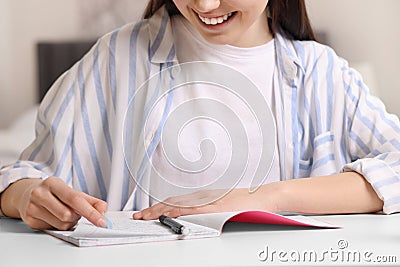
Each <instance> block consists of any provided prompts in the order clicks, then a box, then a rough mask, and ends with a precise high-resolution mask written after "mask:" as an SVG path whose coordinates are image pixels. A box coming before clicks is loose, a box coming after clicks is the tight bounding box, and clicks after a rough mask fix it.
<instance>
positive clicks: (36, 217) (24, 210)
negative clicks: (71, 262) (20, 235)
mask: <svg viewBox="0 0 400 267" xmlns="http://www.w3.org/2000/svg"><path fill="white" fill-rule="evenodd" d="M27 189H28V190H25V191H24V193H23V195H22V197H21V199H22V205H21V207H20V214H21V218H22V219H23V220H24V221H25V222H26V223H27V224H28V225H29V226H30V227H31V228H34V229H49V228H52V227H55V228H57V229H61V230H66V229H69V228H71V227H72V226H74V225H75V224H76V223H77V221H78V220H79V218H80V217H81V216H83V217H85V218H86V219H88V220H89V221H90V222H92V223H93V224H94V225H97V226H101V227H105V226H106V225H107V223H106V221H105V218H104V213H105V212H106V210H107V203H106V202H104V201H102V200H100V199H97V198H95V197H92V196H89V195H87V194H85V193H83V192H79V191H76V190H74V189H72V188H70V187H69V186H68V185H67V184H65V182H64V181H63V180H61V179H59V178H56V177H50V178H48V179H46V180H44V181H41V182H37V181H32V183H30V185H29V188H27Z"/></svg>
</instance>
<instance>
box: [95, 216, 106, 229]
mask: <svg viewBox="0 0 400 267" xmlns="http://www.w3.org/2000/svg"><path fill="white" fill-rule="evenodd" d="M97 225H98V226H101V227H103V228H107V222H106V220H105V219H103V218H100V219H99V220H98V221H97Z"/></svg>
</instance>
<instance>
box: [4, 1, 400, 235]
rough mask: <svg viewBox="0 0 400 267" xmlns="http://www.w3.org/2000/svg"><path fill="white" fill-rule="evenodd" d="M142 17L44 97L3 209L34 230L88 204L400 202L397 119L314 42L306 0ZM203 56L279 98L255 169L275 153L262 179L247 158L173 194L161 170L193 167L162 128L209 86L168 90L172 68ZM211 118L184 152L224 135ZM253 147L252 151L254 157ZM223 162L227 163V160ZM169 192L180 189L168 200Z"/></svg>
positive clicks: (362, 207)
mask: <svg viewBox="0 0 400 267" xmlns="http://www.w3.org/2000/svg"><path fill="white" fill-rule="evenodd" d="M144 17H145V20H143V21H141V22H139V23H138V24H136V25H127V26H125V27H123V28H122V29H119V30H117V31H115V32H113V33H111V34H109V35H106V36H105V37H103V38H101V39H100V40H99V42H98V43H97V44H96V46H95V47H94V48H93V49H92V50H91V51H90V52H89V54H88V55H86V56H85V57H84V58H83V59H82V60H81V61H80V62H79V63H77V64H76V65H75V66H74V67H73V68H72V69H71V70H69V71H68V72H67V73H66V74H65V75H63V76H62V77H61V78H60V79H59V80H58V81H57V82H56V83H55V85H54V86H53V88H52V89H51V91H50V92H49V94H48V95H47V96H46V98H45V100H44V102H43V103H42V105H41V109H40V112H39V116H38V124H37V132H38V137H37V139H36V141H35V142H34V143H33V144H32V145H31V146H30V147H28V148H27V149H26V150H25V151H24V153H23V154H22V156H21V160H20V161H19V162H17V163H16V164H14V165H12V166H6V167H4V168H3V169H2V170H1V176H0V177H1V178H0V179H1V187H0V192H1V191H3V193H2V195H1V209H2V210H3V212H4V213H5V215H7V216H11V217H20V218H22V219H23V220H24V221H25V222H26V223H27V224H28V225H29V226H31V227H32V228H37V229H44V228H51V227H55V228H58V229H68V228H70V227H72V226H73V225H74V224H75V223H76V222H77V220H78V219H79V217H80V216H84V217H86V218H87V219H89V220H90V221H91V222H93V223H94V224H96V225H99V226H105V225H106V222H105V220H104V218H103V215H102V214H103V213H104V212H105V211H106V209H107V208H108V209H110V210H141V212H138V213H136V214H135V215H134V218H135V219H155V218H158V216H160V215H161V214H165V215H169V216H172V217H176V216H180V215H185V214H192V213H207V212H220V211H228V210H243V209H261V210H267V211H272V212H277V211H294V212H305V213H365V212H376V211H381V210H383V211H384V212H385V213H392V212H397V211H399V210H400V204H399V203H400V202H399V201H398V199H399V197H400V196H399V190H397V191H396V187H398V185H399V181H400V180H399V176H398V175H397V171H398V169H399V165H400V164H399V163H398V162H400V161H399V159H400V154H399V149H400V145H399V142H398V140H399V139H400V136H399V133H400V131H399V121H398V119H397V118H396V117H395V116H392V115H389V114H387V113H386V112H385V110H384V107H383V105H382V104H381V102H380V101H379V100H377V99H375V98H372V97H371V96H369V95H368V92H367V90H366V87H365V85H364V84H363V83H362V81H361V78H360V77H359V75H358V74H357V73H355V72H354V71H353V70H351V69H349V68H348V66H347V64H346V62H345V61H344V60H342V59H340V58H339V57H337V56H336V55H335V54H334V52H333V51H332V50H331V49H329V48H328V47H325V46H322V45H320V44H318V43H316V42H314V41H313V40H314V39H315V38H314V34H313V32H312V29H311V27H310V23H309V20H308V18H307V13H306V8H305V3H304V1H303V0H285V1H279V0H270V1H268V0H262V1H260V0H249V1H241V0H230V1H227V0H174V1H168V0H165V1H150V3H149V6H148V8H147V11H146V13H145V16H144ZM198 61H202V62H204V61H206V62H214V63H218V64H224V65H228V66H230V67H231V69H234V70H237V71H238V73H241V74H243V75H244V76H246V77H248V78H249V79H250V80H251V81H252V83H254V84H255V85H256V87H257V88H258V90H259V92H260V93H261V94H262V96H263V97H264V99H265V101H266V102H267V103H268V105H269V106H270V107H271V110H272V113H273V116H274V120H275V122H276V125H274V127H273V128H275V127H276V134H275V135H274V136H276V139H273V140H274V150H275V157H274V159H273V160H272V162H260V164H257V163H258V162H256V163H254V161H249V164H248V167H249V170H250V169H251V170H253V171H254V170H255V169H257V165H259V166H264V165H268V166H269V165H271V166H270V171H269V173H268V174H267V176H266V180H265V181H263V183H262V184H261V185H260V186H259V187H258V188H257V190H254V191H252V190H249V189H248V188H247V187H246V186H248V185H249V181H251V179H252V178H253V177H252V175H254V173H255V172H250V171H249V172H248V173H247V172H246V171H247V168H244V169H246V170H241V169H238V170H235V171H239V172H241V171H243V172H244V176H243V179H244V180H243V181H244V182H243V183H242V181H240V183H238V184H235V185H237V186H236V187H235V188H228V189H229V190H222V191H221V190H219V189H212V190H198V192H194V193H190V194H184V195H182V194H178V196H175V197H174V193H176V192H173V191H168V192H164V191H165V190H164V189H165V188H164V187H163V185H165V183H162V182H160V181H162V179H160V178H165V177H164V176H165V175H166V176H167V178H168V179H171V181H170V182H171V183H174V182H179V181H186V180H188V179H191V177H192V176H191V174H192V173H194V172H191V170H189V171H188V170H186V169H182V168H177V167H176V166H175V165H174V163H175V162H174V161H172V164H171V161H170V160H169V158H168V156H166V153H164V152H165V151H164V148H163V146H162V145H164V146H166V145H168V144H175V143H176V140H171V139H168V138H169V137H168V136H166V137H165V139H164V135H162V132H163V131H164V132H165V131H168V129H169V128H168V127H167V126H168V125H169V124H168V120H167V119H168V115H169V114H170V112H171V111H173V110H174V108H175V107H178V106H179V105H181V104H182V103H186V102H187V100H188V99H189V100H190V99H192V98H196V97H197V95H196V94H197V93H199V91H195V92H194V93H193V92H191V91H185V90H181V91H179V90H176V92H173V93H171V92H170V93H168V94H166V95H162V94H160V92H159V90H158V89H157V88H159V87H158V84H169V82H173V81H174V79H175V75H176V73H173V72H171V70H172V69H173V68H171V67H173V66H179V64H180V63H188V62H198ZM165 74H168V75H165ZM215 75H219V73H215ZM178 76H179V71H178ZM154 77H155V82H154V84H155V85H154V87H152V86H151V84H152V81H153V78H154ZM228 78H229V77H228ZM230 78H232V77H230ZM149 79H150V82H149ZM143 84H145V85H146V86H145V89H144V90H143ZM199 88H200V87H199ZM201 88H205V87H201ZM207 90H208V91H207ZM207 90H206V89H205V90H204V91H205V97H207V98H213V99H217V100H219V101H224V102H222V103H224V104H225V102H226V103H227V105H228V106H232V107H233V109H236V108H237V109H239V110H241V108H240V107H239V104H237V102H235V100H234V99H232V98H229V97H228V98H225V95H222V97H221V96H218V95H217V93H216V90H211V89H210V88H209V87H207ZM201 93H203V91H201V92H200V94H201ZM201 97H203V98H204V95H201ZM201 97H200V98H201ZM218 97H219V98H218ZM221 99H222V100H221ZM159 103H161V104H160V105H158V104H159ZM236 105H238V106H236ZM154 110H155V112H153V111H154ZM125 114H127V117H126V120H125ZM149 114H150V115H149ZM152 114H156V115H154V116H155V117H154V118H153V117H152ZM238 114H241V112H238ZM252 123H254V122H252V121H251V120H248V121H246V119H245V123H244V124H245V126H246V127H247V126H248V127H249V128H250V129H256V128H254V127H255V125H253V124H252ZM164 126H165V127H166V128H163V127H164ZM252 127H253V128H252ZM208 129H209V128H208V126H207V123H206V122H200V123H198V124H196V125H195V126H194V128H193V129H192V130H190V131H189V132H188V134H187V135H186V136H187V138H184V140H185V142H183V143H184V144H183V145H181V146H180V147H179V149H180V150H179V151H182V154H183V155H184V156H186V158H189V159H191V160H192V161H196V159H197V158H196V157H199V153H197V154H195V153H194V154H193V145H194V144H193V142H194V141H193V140H197V141H201V140H202V135H201V134H199V133H205V135H207V134H211V135H213V136H216V139H215V140H219V139H218V136H219V134H216V133H215V131H213V130H208ZM247 133H249V134H248V136H247V138H248V142H249V143H248V144H249V146H248V147H249V148H253V147H257V146H258V145H257V144H258V143H260V142H257V141H259V140H258V138H260V136H259V135H257V134H256V133H254V132H253V131H247ZM121 136H123V138H121ZM127 136H128V137H129V138H127ZM192 137H193V138H192ZM142 141H143V142H142ZM174 141H175V142H174ZM141 143H144V146H142V145H141ZM215 147H216V148H218V144H217V145H216V146H215ZM201 149H202V148H201ZM209 149H210V150H206V151H212V148H209ZM201 151H203V150H201ZM166 152H168V151H166ZM216 152H218V153H216V155H217V156H219V155H222V156H226V155H227V154H229V152H230V151H229V150H226V149H221V150H219V151H218V150H217V151H216ZM258 152H260V151H258ZM261 152H263V151H261ZM254 153H256V152H254V150H251V149H250V150H249V158H251V157H253V156H254V155H253V154H254ZM228 156H229V155H228ZM200 157H201V153H200ZM177 158H179V157H175V158H173V159H177ZM188 161H189V160H188ZM211 162H212V161H211ZM270 163H271V164H270ZM263 164H264V165H263ZM171 165H172V166H173V167H170V166H171ZM246 166H247V165H246ZM197 170H198V169H196V171H197ZM158 171H160V172H161V174H160V173H159V172H158ZM215 171H216V173H218V172H224V171H225V169H224V166H222V165H221V166H219V167H218V165H217V168H216V170H215ZM196 174H198V173H197V172H196ZM206 174H207V172H204V174H203V175H202V173H201V172H200V174H199V176H197V177H198V180H196V181H202V179H204V180H207V179H209V178H210V177H209V175H206ZM56 177H59V178H56ZM311 177H312V178H311ZM24 178H29V179H24ZM255 178H257V177H255ZM296 178H303V179H296ZM207 182H209V181H208V180H207ZM190 185H191V186H192V185H193V184H190ZM203 185H204V184H200V186H198V187H197V188H196V189H201V188H203V187H202V186H203ZM183 187H184V186H181V187H180V188H183ZM196 191H197V190H196ZM163 193H167V196H171V197H168V198H167V199H166V201H164V202H161V203H157V202H158V201H159V200H160V199H159V198H160V197H161V196H163ZM154 196H156V197H154ZM107 205H108V207H107Z"/></svg>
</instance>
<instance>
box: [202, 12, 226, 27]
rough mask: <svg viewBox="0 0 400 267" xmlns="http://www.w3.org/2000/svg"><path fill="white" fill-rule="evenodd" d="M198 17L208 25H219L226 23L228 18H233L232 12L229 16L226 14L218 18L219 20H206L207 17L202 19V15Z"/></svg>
mask: <svg viewBox="0 0 400 267" xmlns="http://www.w3.org/2000/svg"><path fill="white" fill-rule="evenodd" d="M198 16H199V18H200V19H201V21H202V22H204V23H205V24H207V25H217V24H221V23H223V22H224V21H227V20H228V18H229V17H230V16H232V12H231V13H229V14H226V15H224V16H221V17H218V18H205V17H202V16H200V15H198Z"/></svg>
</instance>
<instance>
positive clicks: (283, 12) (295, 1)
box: [143, 0, 316, 41]
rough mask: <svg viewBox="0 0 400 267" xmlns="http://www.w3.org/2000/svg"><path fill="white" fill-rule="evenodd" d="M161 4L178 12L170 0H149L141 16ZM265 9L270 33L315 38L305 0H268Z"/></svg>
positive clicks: (290, 37)
mask: <svg viewBox="0 0 400 267" xmlns="http://www.w3.org/2000/svg"><path fill="white" fill-rule="evenodd" d="M163 5H165V7H166V9H167V11H168V13H169V14H170V16H173V15H178V14H180V12H179V10H178V8H177V7H176V6H175V4H174V2H172V0H150V1H149V3H148V5H147V7H146V10H145V12H144V15H143V18H145V19H148V18H150V17H151V16H153V14H154V13H155V12H156V11H157V10H158V9H159V8H161V7H162V6H163ZM267 9H268V13H269V15H268V17H269V19H268V23H269V27H270V30H271V32H272V34H276V33H280V34H282V35H283V36H285V37H286V38H288V39H291V40H300V41H303V40H316V38H315V35H314V31H313V29H312V27H311V23H310V19H309V18H308V15H307V8H306V4H305V0H269V1H268V5H267Z"/></svg>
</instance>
